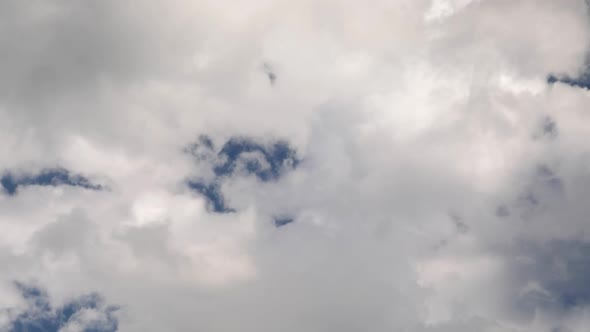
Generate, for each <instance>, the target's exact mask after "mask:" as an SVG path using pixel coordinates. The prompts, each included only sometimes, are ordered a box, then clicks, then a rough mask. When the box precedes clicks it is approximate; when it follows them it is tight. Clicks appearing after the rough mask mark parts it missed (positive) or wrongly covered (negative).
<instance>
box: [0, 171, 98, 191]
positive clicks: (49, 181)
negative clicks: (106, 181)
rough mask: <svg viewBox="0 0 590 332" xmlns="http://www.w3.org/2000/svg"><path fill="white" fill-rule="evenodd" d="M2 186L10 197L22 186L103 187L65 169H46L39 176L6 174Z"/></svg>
mask: <svg viewBox="0 0 590 332" xmlns="http://www.w3.org/2000/svg"><path fill="white" fill-rule="evenodd" d="M0 184H1V185H2V188H3V189H4V191H5V192H6V193H7V194H9V195H15V194H16V193H17V191H18V187H21V186H60V185H66V186H74V187H81V188H84V189H90V190H101V189H102V186H100V185H96V184H93V183H92V182H90V180H88V179H87V178H85V177H83V176H81V175H75V174H72V173H70V172H69V171H68V170H66V169H63V168H56V169H45V170H43V171H41V172H40V173H38V174H29V175H19V176H17V175H14V174H12V173H10V172H7V173H5V174H4V175H2V177H1V178H0Z"/></svg>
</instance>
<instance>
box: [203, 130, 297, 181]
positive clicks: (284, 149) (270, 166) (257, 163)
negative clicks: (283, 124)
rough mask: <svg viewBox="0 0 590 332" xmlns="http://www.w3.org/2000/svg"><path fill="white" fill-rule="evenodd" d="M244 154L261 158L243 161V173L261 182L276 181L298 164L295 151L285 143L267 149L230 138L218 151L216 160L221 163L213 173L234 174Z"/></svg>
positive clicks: (277, 143)
mask: <svg viewBox="0 0 590 332" xmlns="http://www.w3.org/2000/svg"><path fill="white" fill-rule="evenodd" d="M246 154H257V155H259V156H260V157H261V158H260V159H261V160H259V159H247V160H245V171H246V172H247V173H248V174H252V175H255V176H256V177H257V178H258V179H259V180H261V181H272V180H277V179H278V178H279V177H280V176H281V175H282V174H283V173H284V172H285V171H286V170H288V169H291V168H296V167H297V165H298V164H299V162H300V161H299V159H297V154H296V152H295V150H294V149H292V148H291V147H290V146H289V144H287V143H286V142H282V141H279V142H275V143H273V144H272V145H270V146H268V147H267V146H264V145H262V144H259V143H257V142H255V141H253V140H251V139H246V138H232V139H230V140H229V141H228V142H227V143H225V145H224V146H223V147H222V148H221V151H219V153H218V158H219V159H220V160H223V162H222V163H221V164H219V165H216V166H215V167H214V169H213V171H214V172H215V174H216V175H217V176H229V175H232V174H234V172H235V171H236V168H237V166H238V163H239V161H240V158H241V157H244V156H245V155H246ZM263 163H264V164H265V165H263Z"/></svg>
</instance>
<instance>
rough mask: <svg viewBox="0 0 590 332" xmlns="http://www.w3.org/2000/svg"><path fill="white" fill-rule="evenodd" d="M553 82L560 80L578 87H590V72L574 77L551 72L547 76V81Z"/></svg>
mask: <svg viewBox="0 0 590 332" xmlns="http://www.w3.org/2000/svg"><path fill="white" fill-rule="evenodd" d="M555 82H560V83H563V84H567V85H571V86H574V87H578V88H584V89H590V73H584V74H582V75H580V76H578V77H574V78H572V77H569V76H561V77H558V76H555V75H553V74H551V75H549V77H547V83H549V84H554V83H555Z"/></svg>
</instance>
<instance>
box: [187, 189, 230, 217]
mask: <svg viewBox="0 0 590 332" xmlns="http://www.w3.org/2000/svg"><path fill="white" fill-rule="evenodd" d="M188 187H189V188H190V189H192V190H194V191H196V192H198V193H199V194H201V195H203V196H204V197H205V198H206V199H207V208H208V209H209V210H210V211H213V212H216V213H232V212H235V210H234V209H232V208H230V207H228V206H227V205H226V204H225V199H224V197H223V194H222V193H221V189H220V188H219V185H217V184H215V183H212V184H205V183H201V182H195V181H189V182H188Z"/></svg>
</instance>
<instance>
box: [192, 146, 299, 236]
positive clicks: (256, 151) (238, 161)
mask: <svg viewBox="0 0 590 332" xmlns="http://www.w3.org/2000/svg"><path fill="white" fill-rule="evenodd" d="M183 151H184V152H185V153H188V154H190V155H192V156H193V157H194V158H195V159H196V160H197V161H198V162H203V161H209V162H211V165H212V166H211V167H212V168H211V170H212V172H213V174H214V175H215V177H214V179H213V180H210V181H199V180H189V181H187V183H186V184H187V186H188V187H189V188H190V189H191V190H193V191H195V192H197V193H199V194H201V195H203V196H204V197H205V198H206V199H207V206H208V209H209V210H210V211H213V212H216V213H231V212H235V210H234V209H232V208H231V207H229V206H227V204H226V202H225V198H224V196H223V193H222V192H221V186H220V184H221V182H222V181H223V179H224V178H227V177H230V176H235V175H245V176H250V175H252V176H255V177H256V178H258V179H259V180H260V181H262V182H269V181H276V180H278V179H279V178H280V177H281V176H282V175H283V174H284V173H285V172H287V171H289V170H291V169H294V168H296V167H297V166H298V165H299V163H300V160H299V159H298V158H297V153H296V151H295V150H294V149H293V148H291V146H290V145H289V144H288V143H286V142H284V141H277V142H274V143H272V144H270V145H264V144H261V143H258V142H256V141H255V140H253V139H249V138H232V139H230V140H228V141H227V142H226V143H225V144H224V145H223V146H222V147H221V149H220V150H219V152H217V153H216V150H215V145H214V143H213V141H212V140H211V138H209V137H208V136H204V135H202V136H200V137H199V138H198V140H197V142H195V143H193V144H190V145H188V146H187V147H186V148H184V150H183ZM287 223H289V222H285V224H287ZM281 226H282V225H281Z"/></svg>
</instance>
